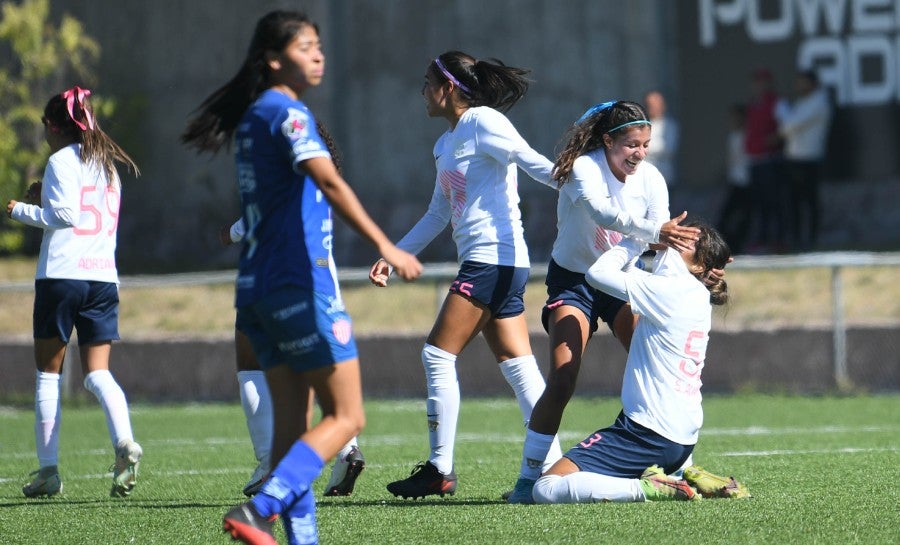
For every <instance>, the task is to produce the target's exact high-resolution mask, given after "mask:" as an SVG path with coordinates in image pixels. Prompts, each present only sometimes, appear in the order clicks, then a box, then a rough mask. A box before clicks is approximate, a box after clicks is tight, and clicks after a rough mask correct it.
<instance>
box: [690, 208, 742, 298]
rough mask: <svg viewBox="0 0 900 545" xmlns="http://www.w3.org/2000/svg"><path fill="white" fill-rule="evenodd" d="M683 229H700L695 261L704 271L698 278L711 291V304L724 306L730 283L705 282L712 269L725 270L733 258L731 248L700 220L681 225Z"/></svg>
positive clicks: (715, 231) (711, 227)
mask: <svg viewBox="0 0 900 545" xmlns="http://www.w3.org/2000/svg"><path fill="white" fill-rule="evenodd" d="M681 226H682V227H697V228H698V229H700V238H699V239H698V240H697V241H696V242H695V243H694V261H695V262H696V263H697V264H698V265H700V266H701V267H702V268H703V270H702V271H700V272H698V273H696V274H695V275H694V276H696V277H697V278H698V279H699V280H700V281H701V282H703V284H704V285H705V286H706V289H708V290H709V302H710V303H712V304H714V305H724V304H725V303H727V302H728V297H729V294H728V283H727V282H725V279H724V278H723V279H721V280H719V281H717V282H716V283H714V284H712V285H710V284H709V283H707V282H705V281H704V279H705V278H707V274H708V273H709V271H711V270H712V269H724V268H725V265H727V264H728V260H729V259H730V258H731V248H729V247H728V243H727V242H725V239H724V238H722V234H721V233H719V231H717V230H716V228H715V227H713V226H712V225H710V224H708V223H706V222H705V221H703V220H699V219H690V220H687V221H685V222H684V223H682V224H681Z"/></svg>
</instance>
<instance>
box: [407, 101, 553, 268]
mask: <svg viewBox="0 0 900 545" xmlns="http://www.w3.org/2000/svg"><path fill="white" fill-rule="evenodd" d="M434 159H435V167H436V169H437V180H436V182H435V186H434V193H433V194H432V196H431V203H430V204H429V205H428V211H427V212H426V213H425V215H424V216H422V219H420V220H419V221H418V223H416V225H415V226H413V228H412V229H410V231H409V232H408V233H407V234H406V236H404V237H403V238H402V239H401V240H400V242H398V243H397V246H398V247H400V248H402V249H404V250H406V251H408V252H411V253H413V254H417V253H419V252H420V251H422V249H423V248H425V247H426V246H427V245H428V243H430V242H431V241H432V240H433V239H434V237H436V236H437V235H438V234H439V233H440V232H441V231H443V230H444V228H445V227H446V226H447V223H448V222H449V223H450V225H451V227H452V229H453V240H454V242H455V243H456V250H457V256H458V259H459V262H460V263H462V262H463V261H476V262H479V263H487V264H493V265H511V266H515V267H528V266H529V263H530V262H529V259H528V248H527V247H526V245H525V238H524V236H523V230H522V216H521V213H520V211H519V193H518V180H517V167H520V168H522V170H524V171H525V172H526V173H528V175H529V176H531V177H532V178H534V179H535V180H537V181H539V182H541V183H543V184H545V185H548V186H550V187H553V188H555V187H556V184H555V183H554V182H552V181H551V180H550V173H551V171H552V170H553V163H551V162H550V161H549V160H548V159H547V158H546V157H544V156H543V155H541V154H539V153H538V152H536V151H535V150H534V149H532V148H531V146H529V145H528V143H527V142H526V141H525V139H524V138H522V137H521V136H520V135H519V133H518V132H517V131H516V129H515V127H513V125H512V123H510V121H509V120H508V119H507V118H506V116H504V115H503V114H502V113H500V112H498V111H496V110H494V109H492V108H488V107H485V106H481V107H477V108H469V109H468V110H466V112H465V113H463V115H462V117H460V119H459V123H457V125H456V127H455V128H454V129H452V130H448V131H447V132H446V133H444V134H443V135H441V137H440V138H438V141H437V143H435V145H434Z"/></svg>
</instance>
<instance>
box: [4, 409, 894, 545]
mask: <svg viewBox="0 0 900 545" xmlns="http://www.w3.org/2000/svg"><path fill="white" fill-rule="evenodd" d="M704 406H705V410H706V424H705V426H704V429H703V431H702V433H701V440H700V443H699V445H698V447H697V450H696V451H695V461H696V462H697V463H699V464H701V465H704V466H705V467H707V468H708V469H710V470H713V471H717V472H722V473H733V474H734V475H735V476H737V477H738V478H739V479H740V480H743V481H744V482H746V483H747V484H748V485H749V487H750V490H751V492H752V493H753V495H754V497H753V498H752V499H749V500H741V501H734V500H705V501H703V502H700V503H691V504H685V503H674V502H673V503H647V504H594V505H565V506H518V505H517V506H511V505H506V504H504V503H502V502H501V501H500V500H499V495H500V493H501V492H502V491H503V490H505V489H507V488H509V487H510V486H511V485H512V483H513V481H514V480H515V477H516V472H517V470H518V459H519V455H520V450H521V440H522V427H521V421H520V420H519V416H518V409H517V406H516V403H515V401H514V400H512V399H497V400H490V399H487V400H471V399H464V401H463V405H462V414H461V417H460V431H459V436H458V442H457V460H456V471H457V473H458V474H459V478H460V481H459V482H460V486H459V490H458V492H457V494H456V495H455V496H452V497H449V496H448V497H447V498H446V499H434V500H428V501H423V500H419V501H416V502H413V501H402V500H397V499H394V498H393V497H391V496H390V495H389V494H388V493H387V491H386V490H385V489H384V486H385V484H387V483H388V482H389V481H391V480H395V479H397V478H401V477H404V476H405V475H406V474H407V473H408V472H409V470H410V469H411V468H412V466H413V464H414V463H415V462H416V461H418V460H420V459H422V458H423V457H424V456H425V455H426V453H427V437H426V433H425V425H424V422H423V420H424V418H423V414H422V412H423V403H422V402H421V401H385V400H379V401H369V402H368V403H367V415H368V422H369V423H368V426H367V428H366V430H365V432H364V434H363V436H362V437H361V441H360V444H361V446H362V448H363V450H364V452H365V454H366V458H367V461H368V465H367V469H366V470H365V471H364V472H363V474H362V476H361V477H360V479H359V481H358V483H357V488H356V491H355V493H354V495H353V496H352V497H349V498H329V499H322V500H320V501H319V508H318V514H319V515H318V516H319V529H320V535H321V541H322V543H325V544H332V543H335V544H336V543H345V544H382V543H385V544H387V543H397V544H400V543H416V544H425V545H436V544H449V543H515V544H525V543H565V544H570V543H614V544H629V543H635V544H638V543H639V544H653V543H678V544H703V543H761V544H766V545H772V544H781V543H835V544H838V543H840V544H845V543H866V544H880V543H897V540H898V535H900V533H898V532H900V514H898V513H900V512H898V508H897V505H898V504H900V487H898V486H897V483H898V480H900V479H898V478H900V421H898V397H897V396H884V397H877V396H871V397H848V398H840V397H816V398H805V397H767V396H737V397H727V398H726V397H710V398H708V399H706V400H705V402H704ZM618 409H619V402H618V400H617V399H613V398H601V399H576V400H573V402H572V404H571V405H570V406H569V408H568V410H567V412H566V418H565V420H564V423H563V429H564V430H565V433H564V435H563V437H562V439H563V442H564V444H565V445H569V444H572V443H574V442H576V441H578V440H581V439H582V438H583V437H584V436H586V435H587V434H589V433H590V432H592V431H594V429H595V428H597V427H599V425H605V424H608V423H610V422H611V421H612V419H613V418H614V417H615V415H616V413H617V412H618ZM132 412H133V423H134V428H135V432H136V436H137V439H138V440H139V441H140V442H141V443H142V445H143V446H144V451H145V456H144V461H143V464H142V466H141V472H140V476H139V482H138V487H137V489H136V490H135V492H134V495H133V496H132V497H131V498H128V499H111V498H108V497H107V495H108V493H109V479H110V474H109V473H108V471H107V469H108V467H109V466H110V464H111V463H112V453H111V448H110V446H109V440H108V436H107V433H106V426H105V422H104V417H103V414H102V412H101V411H100V409H99V408H95V407H93V406H88V407H80V408H76V407H66V408H64V412H63V424H62V438H61V453H60V469H61V474H62V477H63V481H64V483H65V488H64V493H63V494H62V495H60V496H57V497H56V498H52V499H44V500H28V499H25V498H23V497H22V495H21V492H20V489H21V485H22V484H23V483H24V482H26V480H27V474H28V472H29V471H30V470H33V469H35V468H36V461H35V456H34V438H33V431H32V430H33V413H32V411H31V410H27V409H26V410H20V409H8V408H7V409H0V543H3V544H5V545H14V544H15V545H19V544H22V545H24V544H35V545H44V544H48V543H60V544H66V545H70V544H71V545H79V544H95V543H103V544H132V543H134V544H166V545H172V544H179V545H180V544H204V545H207V544H215V543H223V544H224V543H228V542H229V541H228V539H227V538H226V536H225V535H224V534H222V533H221V531H220V520H221V516H222V514H223V513H224V512H225V511H226V510H227V509H228V508H229V507H230V506H232V505H234V504H236V503H238V502H240V501H241V500H242V496H241V495H240V488H241V487H242V486H243V484H244V483H245V480H246V479H247V478H248V477H249V473H250V471H251V470H252V469H253V467H254V465H255V463H254V460H253V455H252V451H251V448H250V444H249V440H248V439H247V432H246V427H245V425H244V422H243V413H242V411H241V409H240V407H239V406H238V405H190V406H146V405H145V406H141V405H139V406H135V407H133V408H132ZM323 486H324V479H322V480H320V481H319V482H318V483H317V486H316V490H317V492H321V489H322V487H323ZM277 537H278V539H279V541H280V542H281V543H284V542H285V541H284V535H283V533H282V531H281V528H280V527H279V528H278V534H277Z"/></svg>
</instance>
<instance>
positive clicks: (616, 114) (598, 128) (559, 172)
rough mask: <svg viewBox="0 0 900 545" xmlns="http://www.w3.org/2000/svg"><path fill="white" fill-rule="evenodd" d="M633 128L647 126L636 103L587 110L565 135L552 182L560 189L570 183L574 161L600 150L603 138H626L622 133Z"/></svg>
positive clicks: (619, 102) (644, 114) (611, 103)
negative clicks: (640, 125)
mask: <svg viewBox="0 0 900 545" xmlns="http://www.w3.org/2000/svg"><path fill="white" fill-rule="evenodd" d="M635 124H647V125H649V124H650V121H649V120H648V118H647V112H646V111H644V108H643V107H642V106H641V105H640V104H638V103H636V102H630V101H627V100H613V101H609V102H604V103H602V104H597V105H596V106H592V107H590V108H589V109H588V110H587V111H586V112H585V113H584V114H582V116H581V117H580V118H579V119H578V121H576V122H575V124H574V125H572V127H571V128H569V131H568V132H567V133H566V135H565V137H564V138H565V141H566V144H565V146H564V147H563V150H562V152H560V154H559V157H558V158H557V159H556V164H555V165H554V166H553V179H554V180H555V181H556V182H557V183H558V184H559V185H562V184H564V183H566V182H567V181H569V178H570V177H571V175H572V167H573V165H574V164H575V159H577V158H578V157H580V156H582V155H585V154H587V153H590V152H592V151H594V150H597V149H600V148H602V147H603V145H604V144H603V135H604V134H608V135H610V137H612V138H613V139H616V138H618V137H619V136H620V135H621V134H625V132H624V131H622V132H620V131H621V130H622V129H624V128H626V127H629V126H631V125H635Z"/></svg>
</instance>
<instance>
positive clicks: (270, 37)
mask: <svg viewBox="0 0 900 545" xmlns="http://www.w3.org/2000/svg"><path fill="white" fill-rule="evenodd" d="M324 69H325V57H324V55H323V53H322V49H321V42H320V40H319V32H318V27H317V26H316V25H315V23H313V22H312V21H311V20H310V19H309V18H307V17H306V15H304V14H302V13H298V12H290V11H274V12H271V13H269V14H267V15H265V16H263V17H262V18H261V19H260V20H259V21H258V22H257V25H256V29H255V31H254V34H253V38H252V41H251V43H250V47H249V49H248V52H247V57H246V59H245V61H244V64H243V66H242V67H241V69H240V71H239V72H238V73H237V74H236V75H235V76H234V77H233V78H232V79H231V80H230V81H229V82H228V83H226V84H225V85H224V86H223V87H221V88H220V89H219V90H217V91H215V92H214V93H213V94H212V95H210V96H209V97H208V98H207V99H206V100H205V101H204V102H203V103H202V104H201V106H200V112H199V114H198V115H197V116H196V117H195V118H194V119H193V120H192V121H191V122H190V124H189V125H188V128H187V130H186V131H185V133H184V134H183V136H182V139H183V141H184V142H186V143H187V144H189V145H192V146H194V147H196V148H197V149H198V150H200V151H211V152H216V151H218V150H219V149H220V148H221V147H222V145H223V144H225V143H226V142H230V141H231V139H232V138H234V142H235V147H236V166H237V181H238V189H239V190H240V200H241V210H242V217H243V220H244V224H245V225H246V227H247V234H246V236H245V240H244V245H243V249H242V252H241V260H240V265H239V267H238V278H237V282H236V291H237V293H236V298H235V305H236V307H237V320H236V324H237V327H238V329H240V330H241V331H242V332H243V333H245V334H246V335H247V336H248V337H249V338H250V341H251V343H252V345H253V351H254V353H255V354H256V356H257V358H258V359H259V363H260V366H261V367H262V368H263V369H264V370H265V373H266V381H267V382H268V385H269V389H270V391H271V394H272V403H273V407H274V411H273V413H274V416H273V418H274V437H273V443H272V453H271V458H272V464H273V465H274V466H275V467H274V469H273V471H272V474H271V476H270V477H269V479H267V480H266V482H265V484H264V485H263V487H262V489H261V490H260V491H259V493H257V494H256V495H255V496H254V497H253V499H252V500H251V501H249V502H247V503H244V504H242V505H238V506H236V507H234V508H233V509H231V510H230V511H228V513H227V514H226V515H225V517H224V520H223V526H224V528H225V530H226V531H227V532H229V533H230V534H231V535H232V537H233V538H234V539H237V540H240V541H243V542H244V543H253V544H273V543H275V540H274V537H273V536H272V525H273V524H274V520H275V518H276V516H280V517H281V518H282V520H283V523H284V527H285V530H286V532H287V535H288V539H289V542H290V543H292V544H298V543H316V542H317V541H318V531H317V528H316V521H315V498H314V495H313V493H312V490H311V485H312V482H313V481H314V480H315V478H316V477H317V476H318V474H319V472H320V471H321V470H322V467H323V465H324V461H325V460H328V459H330V458H332V457H333V456H334V455H335V454H336V453H337V452H338V451H339V450H340V449H341V447H342V446H344V444H345V443H346V442H347V441H348V440H349V439H350V438H351V437H353V436H354V435H357V434H358V433H359V431H360V430H361V429H362V427H363V424H364V419H365V416H364V413H363V406H362V388H361V385H360V372H359V359H358V355H357V350H356V343H355V342H354V340H353V336H352V330H351V323H350V318H349V316H348V315H347V313H346V312H345V310H344V305H343V302H342V300H341V297H340V290H339V288H338V284H337V280H336V279H337V274H336V270H335V266H334V260H333V258H332V253H331V241H332V219H331V209H332V207H334V209H335V210H336V211H337V212H338V214H339V215H340V216H342V217H343V218H344V219H345V220H346V221H347V222H348V223H349V224H350V226H351V227H352V228H353V229H355V230H356V231H357V232H358V233H359V234H360V235H362V236H363V237H364V238H365V239H366V240H368V241H369V242H370V243H372V244H373V245H374V246H375V247H376V248H378V251H379V253H380V254H381V255H382V257H383V258H384V259H385V260H386V261H387V262H388V263H390V264H391V265H392V266H393V267H394V268H395V270H396V271H397V272H398V274H399V276H400V277H401V278H403V279H404V280H412V279H414V278H416V277H417V276H418V275H419V274H420V273H421V270H422V267H421V264H420V263H419V262H418V260H417V259H416V258H415V257H414V256H412V255H410V254H408V253H406V252H404V251H402V250H400V249H398V248H397V247H396V246H394V245H393V244H392V243H391V242H390V240H388V238H387V237H386V236H385V235H384V233H383V232H382V231H381V229H380V228H379V227H378V226H377V225H376V224H375V222H374V221H372V219H371V218H370V217H369V215H368V214H367V213H366V211H365V209H364V208H363V207H362V205H361V203H360V202H359V200H358V199H357V197H356V194H355V193H354V192H353V190H352V189H351V188H350V186H349V185H348V184H347V182H346V181H345V180H344V179H343V178H342V177H341V175H340V174H339V173H338V171H337V169H336V168H335V164H334V162H333V161H332V157H331V156H330V154H329V152H328V148H327V146H326V144H325V142H323V139H322V138H321V137H320V136H319V134H318V131H317V130H316V120H315V118H314V117H313V115H312V113H311V112H310V111H309V109H308V108H307V107H306V105H305V104H304V103H303V102H301V101H300V97H301V96H302V95H303V94H304V92H305V91H307V90H308V89H309V88H311V87H315V86H317V85H319V84H320V83H321V81H322V77H323V75H324ZM310 386H312V388H313V390H314V391H315V394H316V395H317V396H318V397H319V398H320V399H322V400H324V401H325V402H323V406H325V407H326V411H327V412H325V413H324V414H323V415H322V419H321V420H320V421H319V422H318V423H317V424H316V425H315V426H312V427H311V428H307V425H306V418H305V415H306V411H307V407H308V405H309V396H310Z"/></svg>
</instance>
